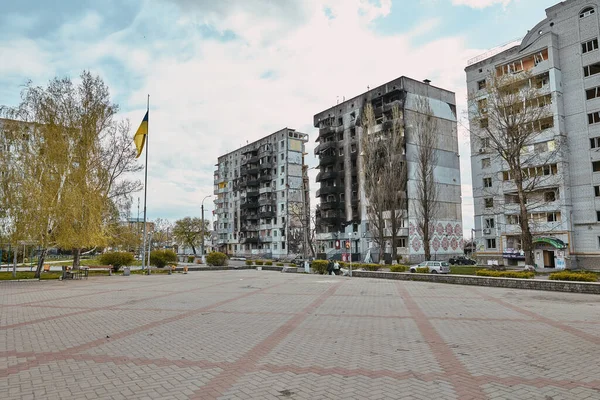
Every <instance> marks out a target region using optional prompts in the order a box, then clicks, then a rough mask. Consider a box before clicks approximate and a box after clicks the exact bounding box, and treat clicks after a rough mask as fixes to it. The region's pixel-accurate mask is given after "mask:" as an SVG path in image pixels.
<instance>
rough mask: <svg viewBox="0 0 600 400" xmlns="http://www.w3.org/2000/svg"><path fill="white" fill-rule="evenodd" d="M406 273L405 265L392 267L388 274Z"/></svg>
mask: <svg viewBox="0 0 600 400" xmlns="http://www.w3.org/2000/svg"><path fill="white" fill-rule="evenodd" d="M406 271H408V267H407V266H406V265H392V266H391V267H390V272H406Z"/></svg>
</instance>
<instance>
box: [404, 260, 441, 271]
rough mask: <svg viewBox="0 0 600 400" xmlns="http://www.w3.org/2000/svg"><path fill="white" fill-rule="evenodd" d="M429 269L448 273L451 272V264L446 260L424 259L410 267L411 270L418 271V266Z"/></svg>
mask: <svg viewBox="0 0 600 400" xmlns="http://www.w3.org/2000/svg"><path fill="white" fill-rule="evenodd" d="M425 267H427V268H428V269H429V272H430V273H432V274H448V273H450V264H448V263H447V262H446V261H423V262H422V263H421V264H419V265H413V266H412V267H410V272H417V268H425Z"/></svg>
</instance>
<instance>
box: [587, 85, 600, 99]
mask: <svg viewBox="0 0 600 400" xmlns="http://www.w3.org/2000/svg"><path fill="white" fill-rule="evenodd" d="M596 97H600V87H595V88H591V89H586V90H585V99H586V100H591V99H595V98H596Z"/></svg>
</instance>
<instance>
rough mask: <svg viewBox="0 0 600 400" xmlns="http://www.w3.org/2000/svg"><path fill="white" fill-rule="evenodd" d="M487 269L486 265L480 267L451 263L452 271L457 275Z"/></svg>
mask: <svg viewBox="0 0 600 400" xmlns="http://www.w3.org/2000/svg"><path fill="white" fill-rule="evenodd" d="M482 269H485V267H478V266H476V265H472V266H470V265H451V266H450V273H451V274H455V275H475V273H476V272H477V271H479V270H482Z"/></svg>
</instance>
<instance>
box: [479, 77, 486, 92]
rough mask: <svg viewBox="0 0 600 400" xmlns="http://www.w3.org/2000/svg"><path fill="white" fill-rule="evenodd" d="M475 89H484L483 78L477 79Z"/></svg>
mask: <svg viewBox="0 0 600 400" xmlns="http://www.w3.org/2000/svg"><path fill="white" fill-rule="evenodd" d="M477 89H478V90H481V89H485V79H482V80H480V81H477Z"/></svg>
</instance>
